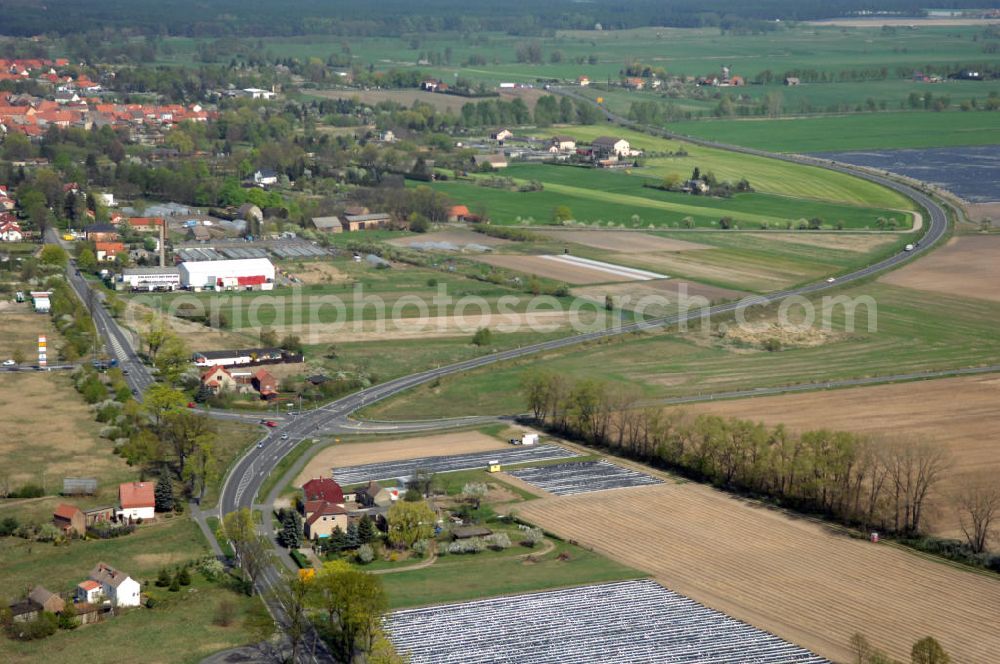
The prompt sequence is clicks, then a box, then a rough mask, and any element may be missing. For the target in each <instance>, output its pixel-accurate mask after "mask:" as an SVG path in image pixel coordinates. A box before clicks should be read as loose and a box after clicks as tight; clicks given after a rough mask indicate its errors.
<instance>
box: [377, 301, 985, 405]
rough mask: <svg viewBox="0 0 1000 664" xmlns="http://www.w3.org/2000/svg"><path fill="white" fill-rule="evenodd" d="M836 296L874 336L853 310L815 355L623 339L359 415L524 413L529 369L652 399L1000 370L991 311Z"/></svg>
mask: <svg viewBox="0 0 1000 664" xmlns="http://www.w3.org/2000/svg"><path fill="white" fill-rule="evenodd" d="M843 294H844V295H847V296H849V297H861V296H870V297H872V298H873V299H874V301H875V302H876V305H877V313H878V316H877V331H873V332H870V331H868V314H867V312H866V310H865V308H864V307H859V308H858V309H857V316H856V320H855V331H854V332H853V333H845V332H844V324H845V320H844V315H843V314H844V310H843V308H841V307H838V308H837V309H835V310H834V315H833V316H831V317H830V320H831V327H832V331H833V332H834V333H835V336H832V337H828V338H827V340H826V341H825V343H822V344H820V345H817V346H813V347H799V348H786V349H785V350H781V351H779V352H773V353H769V352H765V351H762V350H750V349H745V348H740V347H732V346H727V345H725V344H721V343H719V342H718V341H717V339H716V337H714V336H705V335H701V334H698V333H696V330H692V331H690V332H689V333H687V334H679V333H676V332H668V333H661V334H655V335H653V334H651V335H645V336H630V337H628V338H623V339H616V340H612V341H607V342H604V343H599V344H590V345H587V346H582V347H581V346H577V347H573V348H571V349H569V350H566V351H563V352H561V353H556V354H550V355H548V356H546V357H545V358H544V359H539V358H534V357H533V358H528V359H526V360H524V361H521V362H517V363H515V364H513V365H510V364H508V365H504V366H500V367H490V368H489V369H487V370H485V371H479V372H473V373H470V374H466V375H462V376H456V377H453V378H447V379H444V380H442V381H441V383H440V384H439V385H437V386H434V387H429V386H423V387H420V388H417V389H416V390H413V391H411V392H408V393H406V394H404V395H403V396H401V397H399V398H397V399H395V400H391V401H388V402H385V403H383V404H378V405H376V406H375V407H374V408H370V409H369V412H367V413H366V415H368V416H373V417H377V418H379V419H394V418H400V419H406V418H412V417H415V416H418V415H419V414H420V413H430V412H433V413H435V414H437V415H440V416H441V417H449V416H458V415H470V414H477V415H486V414H509V413H517V412H523V411H524V410H525V404H524V401H523V400H522V398H521V395H520V392H519V385H520V380H521V377H522V375H523V374H524V373H525V372H526V371H528V370H531V369H546V370H551V371H555V372H558V373H561V374H564V375H567V376H572V377H577V378H583V377H586V378H593V379H597V380H604V381H608V382H610V383H612V384H619V385H623V386H624V385H633V386H636V387H637V388H639V389H640V390H641V391H642V394H643V396H644V397H646V398H649V399H656V398H661V397H671V396H680V395H693V394H710V393H715V392H723V391H727V390H734V389H748V388H754V387H770V386H781V385H790V384H795V383H806V382H815V381H817V380H825V379H831V380H833V379H840V378H854V377H862V376H884V375H892V374H899V373H906V372H909V371H919V370H935V369H952V368H957V367H965V366H978V365H982V364H988V363H995V362H1000V339H998V338H997V337H996V335H995V334H993V333H992V332H991V330H992V327H993V323H992V321H996V320H997V319H998V317H1000V305H998V304H996V303H991V302H987V301H983V300H973V299H967V298H960V297H947V296H943V295H936V294H932V293H927V292H922V291H916V290H911V289H906V288H898V287H893V286H887V285H883V284H878V283H869V284H863V285H860V286H856V287H853V288H850V289H847V290H845V291H844V292H843ZM720 322H721V321H720Z"/></svg>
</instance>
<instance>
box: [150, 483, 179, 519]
mask: <svg viewBox="0 0 1000 664" xmlns="http://www.w3.org/2000/svg"><path fill="white" fill-rule="evenodd" d="M153 499H154V500H155V501H156V511H157V512H172V511H173V509H174V485H173V484H172V483H171V482H170V479H169V478H168V477H165V476H164V477H160V479H159V480H157V482H156V488H155V489H154V490H153Z"/></svg>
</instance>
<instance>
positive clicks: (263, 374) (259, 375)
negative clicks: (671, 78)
mask: <svg viewBox="0 0 1000 664" xmlns="http://www.w3.org/2000/svg"><path fill="white" fill-rule="evenodd" d="M223 371H225V369H223ZM251 380H252V383H253V388H254V389H255V390H257V391H258V392H260V398H261V399H272V398H274V397H276V396H278V379H277V378H275V377H274V376H272V375H271V372H269V371H268V370H267V369H258V370H257V371H256V372H255V373H254V375H253V378H252V379H251Z"/></svg>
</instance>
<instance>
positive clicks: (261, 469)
mask: <svg viewBox="0 0 1000 664" xmlns="http://www.w3.org/2000/svg"><path fill="white" fill-rule="evenodd" d="M557 91H558V92H562V93H563V94H569V95H570V96H575V97H578V95H575V94H571V93H568V92H563V91H561V90H557ZM578 98H579V97H578ZM586 101H588V102H591V100H586ZM591 103H592V102H591ZM602 110H603V109H602ZM605 114H606V115H607V116H608V118H609V120H612V121H616V122H619V123H621V124H625V125H629V126H633V127H636V125H635V123H631V122H629V121H627V120H626V119H624V118H621V117H619V116H616V115H613V114H610V113H607V111H605ZM637 128H639V129H644V130H647V131H649V132H651V133H656V134H659V135H665V136H671V137H673V136H672V135H670V134H668V133H666V132H663V131H661V130H658V129H652V128H642V127H637ZM677 138H682V139H683V140H686V141H689V142H692V143H697V144H700V145H705V146H707V147H713V148H719V149H725V150H731V151H735V152H742V153H746V154H752V155H757V156H761V157H767V158H772V159H781V160H784V161H790V162H794V163H799V164H803V165H809V166H819V167H821V168H828V169H830V170H834V171H838V172H842V173H847V174H850V175H853V176H856V177H860V178H863V179H866V180H869V181H871V182H876V183H878V184H880V185H883V186H885V187H887V188H889V189H892V190H895V191H897V192H900V193H901V194H903V195H904V196H907V197H909V198H911V199H913V200H914V201H915V202H916V203H917V204H919V205H920V206H922V207H923V208H924V209H925V210H927V212H928V219H927V220H926V221H927V222H928V223H927V225H926V230H925V234H924V236H923V238H922V239H921V241H920V242H919V244H918V245H917V247H916V248H915V249H914V251H911V252H901V253H898V254H895V255H893V256H890V257H888V258H886V259H884V260H881V261H879V262H878V263H875V264H873V265H870V266H868V267H865V268H862V269H859V270H856V271H854V272H851V273H849V274H845V275H841V276H839V277H837V279H836V281H835V282H833V283H829V282H827V281H825V280H824V281H820V282H817V283H812V284H807V285H804V286H800V287H795V288H789V289H786V290H783V291H778V292H775V293H769V294H767V295H762V296H757V297H754V298H752V300H750V301H749V302H748V301H743V302H730V303H725V304H720V305H717V306H714V307H711V308H709V309H707V310H696V311H693V312H689V313H685V314H678V315H673V316H667V317H664V318H658V319H653V320H649V321H640V322H633V323H629V324H626V325H620V326H617V327H613V328H610V329H607V330H602V331H597V332H589V333H585V334H577V335H574V336H570V337H565V338H562V339H555V340H552V341H546V342H542V343H537V344H533V345H530V346H524V347H522V348H517V349H511V350H507V351H503V352H499V353H494V354H491V355H486V356H483V357H478V358H474V359H471V360H466V361H464V362H459V363H456V364H452V365H448V366H444V367H439V368H437V369H430V370H427V371H423V372H420V373H416V374H412V375H409V376H403V377H400V378H396V379H394V380H391V381H388V382H386V383H382V384H380V385H376V386H373V387H369V388H367V389H365V390H362V391H360V392H356V393H354V394H351V395H348V396H346V397H343V398H341V399H338V400H337V401H334V402H331V403H329V404H327V405H325V406H323V407H321V408H317V409H316V410H312V411H305V412H303V413H300V414H298V415H297V416H293V417H290V418H288V419H287V420H286V421H284V422H283V423H282V425H281V426H279V427H278V428H276V429H274V430H270V431H268V433H267V435H266V436H265V437H264V438H263V439H262V440H261V441H260V444H259V445H256V446H253V447H251V448H250V449H249V450H248V451H247V452H246V453H245V454H244V455H243V456H242V457H241V458H240V459H239V460H238V461H237V462H236V463H235V464H234V465H233V466H232V468H231V469H230V471H229V473H228V474H227V475H226V478H225V481H224V484H223V488H222V493H221V496H220V500H219V506H218V511H219V514H220V515H221V514H225V513H228V512H232V511H236V510H238V509H240V508H244V507H247V508H251V509H252V508H253V506H254V503H255V500H256V497H257V494H258V492H259V490H260V488H261V485H262V484H263V482H264V481H265V479H266V478H267V477H268V475H270V474H271V473H272V472H273V471H274V469H275V467H276V466H277V465H278V463H279V462H280V461H281V459H282V458H283V457H284V456H286V455H287V454H288V453H289V452H290V451H291V450H292V449H293V448H294V447H295V446H296V445H298V444H299V443H300V442H302V441H303V440H306V439H309V438H312V437H315V436H319V435H323V434H330V433H356V432H358V431H359V429H360V430H368V431H375V430H383V431H394V432H397V433H402V432H408V431H422V430H432V429H441V428H442V424H443V423H442V422H438V421H428V422H410V423H398V424H389V423H368V424H366V423H357V422H353V421H352V420H351V419H350V415H351V414H352V413H354V412H355V411H357V410H360V409H361V408H364V407H365V406H368V405H370V404H372V403H375V402H377V401H381V400H383V399H386V398H389V397H391V396H394V395H396V394H399V393H400V392H403V391H406V390H409V389H411V388H413V387H416V386H418V385H421V384H423V383H426V382H429V381H432V380H434V379H436V378H440V377H442V376H447V375H451V374H455V373H460V372H464V371H468V370H470V369H476V368H479V367H484V366H487V365H490V364H494V363H497V362H503V361H506V360H513V359H517V358H520V357H525V356H528V355H532V354H535V353H540V352H545V351H551V350H556V349H560V348H566V347H568V346H573V345H576V344H580V343H584V342H588V341H594V340H597V339H601V338H605V337H612V336H616V335H621V334H628V333H632V332H642V331H653V330H659V329H663V328H666V327H669V326H671V325H675V324H677V323H680V322H683V321H690V320H695V319H698V318H700V317H701V316H703V315H704V314H705V313H706V312H707V313H708V314H709V315H713V316H714V315H722V314H729V313H733V312H735V311H737V310H738V309H741V308H746V307H747V306H750V305H767V304H771V303H774V302H777V301H779V300H781V299H782V298H786V297H789V296H804V295H810V294H814V293H818V292H821V291H824V290H829V289H832V288H836V287H839V286H841V285H843V284H845V283H852V282H856V281H859V280H863V279H867V278H869V277H871V276H873V275H876V274H879V273H881V272H884V271H886V270H890V269H892V268H894V267H896V266H898V265H900V264H902V263H904V262H907V261H910V260H913V259H914V258H916V257H917V256H919V255H920V254H921V253H923V252H925V251H927V250H928V249H930V248H931V247H932V246H934V245H935V244H936V243H937V242H938V241H939V240H940V239H941V238H942V237H944V235H945V234H946V232H947V228H948V222H947V215H946V213H945V211H944V209H943V207H941V206H940V205H939V204H938V203H936V202H935V201H933V200H932V199H931V198H930V197H929V196H927V195H926V194H924V193H923V192H920V191H918V190H916V189H914V188H912V187H910V186H908V185H905V184H902V183H900V182H897V181H895V180H892V179H889V178H886V177H883V176H880V175H875V174H872V173H867V172H864V171H859V170H856V169H853V168H850V167H848V166H844V165H841V164H835V163H832V162H826V161H822V160H818V159H813V158H809V157H802V156H797V155H777V154H771V153H767V152H763V151H760V150H753V149H749V148H743V147H738V146H729V145H723V144H719V143H713V142H710V141H702V140H698V139H690V138H687V137H677ZM56 241H58V238H56ZM69 277H70V282H71V284H72V285H73V288H74V290H76V291H77V293H78V294H79V295H80V296H81V299H82V300H83V301H84V302H85V303H88V304H90V302H89V299H88V294H89V293H90V292H92V291H90V289H89V287H88V286H87V284H86V283H85V281H84V280H83V278H82V277H79V276H78V275H76V274H75V270H74V269H73V268H72V267H71V268H70V271H69ZM92 310H93V311H94V314H95V324H96V325H97V326H98V329H99V331H100V332H102V334H104V335H105V338H106V339H108V340H109V346H110V348H109V351H111V352H112V353H113V354H114V355H115V356H116V357H118V359H119V362H120V363H121V364H122V366H123V367H126V368H128V369H129V374H128V376H127V377H126V379H127V380H128V381H129V386H130V387H131V388H132V389H134V390H136V391H138V392H139V393H140V395H141V392H142V390H144V389H146V388H147V387H148V386H149V385H150V384H152V382H153V378H152V376H151V375H150V373H149V371H148V369H146V368H145V367H144V366H143V365H142V364H141V361H140V360H139V358H138V356H137V355H136V353H135V350H134V349H133V348H132V345H131V343H130V341H129V340H128V338H127V337H126V336H125V334H124V333H123V331H122V330H121V329H120V328H119V326H118V325H117V322H116V321H114V319H113V318H111V316H110V315H109V314H108V312H107V311H106V310H105V309H104V308H103V307H102V306H93V307H92ZM822 385H825V386H828V387H837V386H839V383H837V382H831V383H828V384H822ZM779 389H780V388H779ZM754 393H756V394H762V393H764V392H761V391H754ZM217 415H222V414H221V413H220V414H217ZM487 419H494V418H487ZM479 421H484V418H459V419H457V420H453V421H450V422H446V423H444V424H445V425H447V424H450V425H453V426H462V425H467V424H474V423H476V422H479ZM265 521H267V519H266V518H265ZM283 561H284V562H285V564H286V565H289V564H290V562H291V561H290V560H288V559H287V556H284V557H283ZM280 583H282V580H281V576H280V574H279V572H278V570H277V569H275V568H274V567H271V568H268V569H267V570H265V573H264V574H262V575H261V578H260V579H258V580H257V584H258V586H260V587H261V589H262V590H267V589H273V588H274V587H276V585H277V584H280ZM272 609H276V610H277V611H279V612H280V607H279V606H273V605H272ZM310 659H312V657H310Z"/></svg>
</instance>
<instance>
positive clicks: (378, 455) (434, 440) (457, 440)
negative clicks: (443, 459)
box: [295, 431, 510, 486]
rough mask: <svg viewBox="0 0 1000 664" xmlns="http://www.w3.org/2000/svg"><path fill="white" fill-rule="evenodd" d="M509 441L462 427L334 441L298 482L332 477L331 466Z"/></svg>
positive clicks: (483, 449)
mask: <svg viewBox="0 0 1000 664" xmlns="http://www.w3.org/2000/svg"><path fill="white" fill-rule="evenodd" d="M509 447H510V445H508V444H507V443H504V442H502V441H500V440H498V439H496V438H493V437H492V436H487V435H486V434H484V433H480V432H478V431H460V432H456V433H445V434H440V435H433V436H415V437H413V438H398V439H395V440H379V441H372V442H367V441H365V442H358V443H348V444H345V445H332V446H330V447H327V448H325V449H323V450H321V451H320V452H319V453H318V454H317V455H316V456H314V457H313V458H312V459H310V460H309V463H308V464H306V467H305V468H303V470H302V472H301V473H299V476H298V477H297V478H295V485H296V486H301V485H302V483H303V482H305V481H307V480H309V479H310V478H312V477H329V475H330V469H331V468H342V467H344V466H357V465H361V464H366V463H385V462H389V461H399V460H402V459H412V458H413V457H427V456H444V455H447V454H468V453H471V452H487V451H489V450H503V449H508V448H509Z"/></svg>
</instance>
